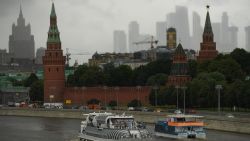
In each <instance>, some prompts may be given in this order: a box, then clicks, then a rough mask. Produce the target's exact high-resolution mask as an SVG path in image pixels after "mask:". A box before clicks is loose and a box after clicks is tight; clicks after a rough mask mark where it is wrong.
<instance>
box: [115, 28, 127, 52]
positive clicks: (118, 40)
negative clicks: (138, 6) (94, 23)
mask: <svg viewBox="0 0 250 141" xmlns="http://www.w3.org/2000/svg"><path fill="white" fill-rule="evenodd" d="M113 38H114V52H115V53H126V52H127V37H126V33H125V32H124V31H122V30H115V31H114V35H113Z"/></svg>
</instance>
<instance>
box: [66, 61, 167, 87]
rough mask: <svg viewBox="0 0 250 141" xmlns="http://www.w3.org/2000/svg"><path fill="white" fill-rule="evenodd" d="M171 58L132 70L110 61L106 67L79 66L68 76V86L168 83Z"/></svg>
mask: <svg viewBox="0 0 250 141" xmlns="http://www.w3.org/2000/svg"><path fill="white" fill-rule="evenodd" d="M170 67H171V61H170V60H158V61H154V62H151V63H149V64H148V65H146V66H140V67H139V68H136V69H135V70H132V69H131V68H130V67H129V66H126V65H121V66H119V67H115V66H114V64H112V63H109V64H106V65H104V68H103V69H102V68H100V67H97V66H87V65H82V66H79V67H78V69H77V70H76V71H75V73H74V74H73V75H69V76H68V81H67V84H68V86H91V87H92V86H99V85H106V86H137V85H141V86H144V85H151V84H152V83H154V81H156V80H157V81H158V82H159V83H160V84H165V83H166V78H167V75H166V74H169V72H170Z"/></svg>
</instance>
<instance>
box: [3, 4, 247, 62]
mask: <svg viewBox="0 0 250 141" xmlns="http://www.w3.org/2000/svg"><path fill="white" fill-rule="evenodd" d="M54 2H55V8H56V13H57V17H58V27H59V30H60V32H61V41H62V47H63V49H64V52H65V48H69V49H70V52H71V53H77V52H78V53H79V52H89V53H90V54H92V53H93V52H95V51H98V52H111V51H113V31H114V30H125V31H126V33H127V31H128V24H129V22H130V21H133V20H136V21H137V22H138V23H139V24H140V32H141V33H146V34H152V35H155V23H156V22H157V21H164V20H165V19H166V14H167V13H169V12H173V11H174V10H175V5H182V6H183V5H184V6H187V7H188V10H189V15H190V18H189V21H190V25H191V24H192V23H191V22H192V19H191V14H192V12H193V11H197V12H198V13H199V14H200V16H201V20H202V26H203V25H204V22H205V21H204V20H205V14H206V8H205V6H206V5H207V4H209V5H211V10H210V16H211V20H212V22H219V21H220V20H221V16H222V12H223V11H226V12H228V15H229V24H230V25H235V26H238V27H239V47H241V48H245V32H244V27H245V26H247V25H250V14H249V12H250V10H249V8H250V0H54ZM20 3H22V7H23V15H24V17H25V19H26V23H30V24H31V32H32V34H33V35H34V36H35V47H36V49H37V48H39V47H46V40H47V31H48V28H49V15H50V10H51V0H0V48H1V49H8V36H9V35H10V33H11V25H12V23H14V22H16V20H17V17H18V14H19V6H20ZM180 18H181V17H180ZM184 48H185V47H184ZM89 57H90V56H85V57H84V59H80V58H82V57H81V56H78V57H76V56H72V58H73V59H72V61H73V60H74V59H75V58H78V62H80V63H82V62H83V61H84V62H87V58H89Z"/></svg>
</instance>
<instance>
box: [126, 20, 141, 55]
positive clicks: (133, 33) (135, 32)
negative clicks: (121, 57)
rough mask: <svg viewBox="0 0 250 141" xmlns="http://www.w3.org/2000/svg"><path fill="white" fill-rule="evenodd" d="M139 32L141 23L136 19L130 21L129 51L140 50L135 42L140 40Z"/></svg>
mask: <svg viewBox="0 0 250 141" xmlns="http://www.w3.org/2000/svg"><path fill="white" fill-rule="evenodd" d="M139 34H140V33H139V24H138V23H137V22H136V21H132V22H130V23H129V29H128V42H129V52H135V51H136V50H138V48H137V46H136V45H135V44H134V43H135V42H138V41H139V40H138V37H139Z"/></svg>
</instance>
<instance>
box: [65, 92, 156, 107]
mask: <svg viewBox="0 0 250 141" xmlns="http://www.w3.org/2000/svg"><path fill="white" fill-rule="evenodd" d="M150 91H151V88H150V87H140V88H138V87H119V88H118V89H115V88H114V87H107V89H106V90H105V89H104V87H83V88H82V87H68V88H65V91H64V102H65V101H66V100H71V102H72V105H87V101H89V100H90V99H98V100H100V101H101V104H102V105H105V99H106V103H107V105H108V103H109V102H110V101H112V100H114V101H117V99H118V105H119V106H126V105H127V103H128V102H130V101H131V100H134V99H139V100H140V101H141V102H142V103H143V105H149V94H150ZM105 95H106V98H105Z"/></svg>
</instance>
